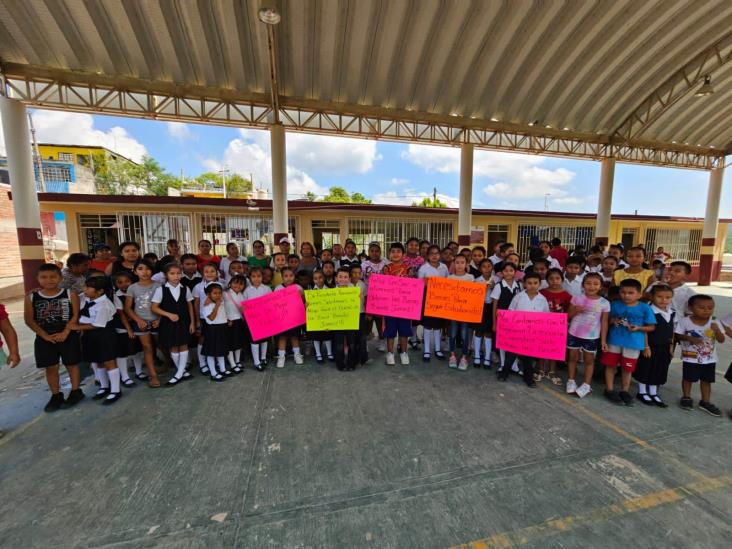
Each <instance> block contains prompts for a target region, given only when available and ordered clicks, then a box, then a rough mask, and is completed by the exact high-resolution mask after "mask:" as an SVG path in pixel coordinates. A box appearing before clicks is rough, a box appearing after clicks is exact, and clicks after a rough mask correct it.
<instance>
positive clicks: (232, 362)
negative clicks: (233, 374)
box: [226, 351, 236, 368]
mask: <svg viewBox="0 0 732 549" xmlns="http://www.w3.org/2000/svg"><path fill="white" fill-rule="evenodd" d="M226 358H228V359H229V364H230V365H231V367H232V368H236V358H235V357H234V351H229V354H228V355H226Z"/></svg>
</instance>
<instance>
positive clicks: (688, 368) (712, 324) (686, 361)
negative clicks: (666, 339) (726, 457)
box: [676, 294, 725, 417]
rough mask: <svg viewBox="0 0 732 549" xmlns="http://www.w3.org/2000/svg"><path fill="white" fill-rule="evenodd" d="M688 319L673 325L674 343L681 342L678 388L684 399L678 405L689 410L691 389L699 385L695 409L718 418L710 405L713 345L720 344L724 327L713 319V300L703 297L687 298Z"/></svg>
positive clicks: (715, 365) (717, 413) (715, 360)
mask: <svg viewBox="0 0 732 549" xmlns="http://www.w3.org/2000/svg"><path fill="white" fill-rule="evenodd" d="M688 311H689V315H688V316H683V317H681V318H679V320H678V322H677V323H676V339H677V340H678V341H680V342H681V360H682V361H683V380H682V384H681V388H682V391H683V393H684V396H683V397H682V398H681V401H680V402H679V404H680V406H681V409H682V410H693V409H694V400H693V399H692V398H691V388H692V386H693V384H694V383H696V382H699V386H700V389H701V400H700V401H699V404H698V406H699V409H700V410H702V411H704V412H706V413H708V414H710V415H712V416H714V417H720V416H721V415H722V412H720V410H719V408H717V406H715V405H714V404H712V401H711V398H712V383H714V381H715V370H716V368H717V362H718V357H717V348H716V347H717V346H716V344H717V343H724V332H725V330H724V327H723V326H722V325H721V323H720V322H719V321H717V320H715V319H714V317H713V315H714V299H713V298H712V297H711V296H708V295H704V294H696V295H693V296H691V298H690V299H689V304H688Z"/></svg>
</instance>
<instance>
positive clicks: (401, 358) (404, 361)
mask: <svg viewBox="0 0 732 549" xmlns="http://www.w3.org/2000/svg"><path fill="white" fill-rule="evenodd" d="M399 362H401V363H402V366H406V365H407V364H409V355H408V354H407V353H399Z"/></svg>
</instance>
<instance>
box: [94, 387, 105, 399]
mask: <svg viewBox="0 0 732 549" xmlns="http://www.w3.org/2000/svg"><path fill="white" fill-rule="evenodd" d="M108 394H109V389H99V390H98V391H97V394H95V395H94V396H93V397H92V400H102V399H103V398H104V397H106V396H107V395H108Z"/></svg>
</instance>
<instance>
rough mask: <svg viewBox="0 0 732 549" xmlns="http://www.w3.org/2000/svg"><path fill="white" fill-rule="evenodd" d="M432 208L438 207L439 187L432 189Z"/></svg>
mask: <svg viewBox="0 0 732 549" xmlns="http://www.w3.org/2000/svg"><path fill="white" fill-rule="evenodd" d="M432 207H433V208H436V207H437V187H432Z"/></svg>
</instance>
